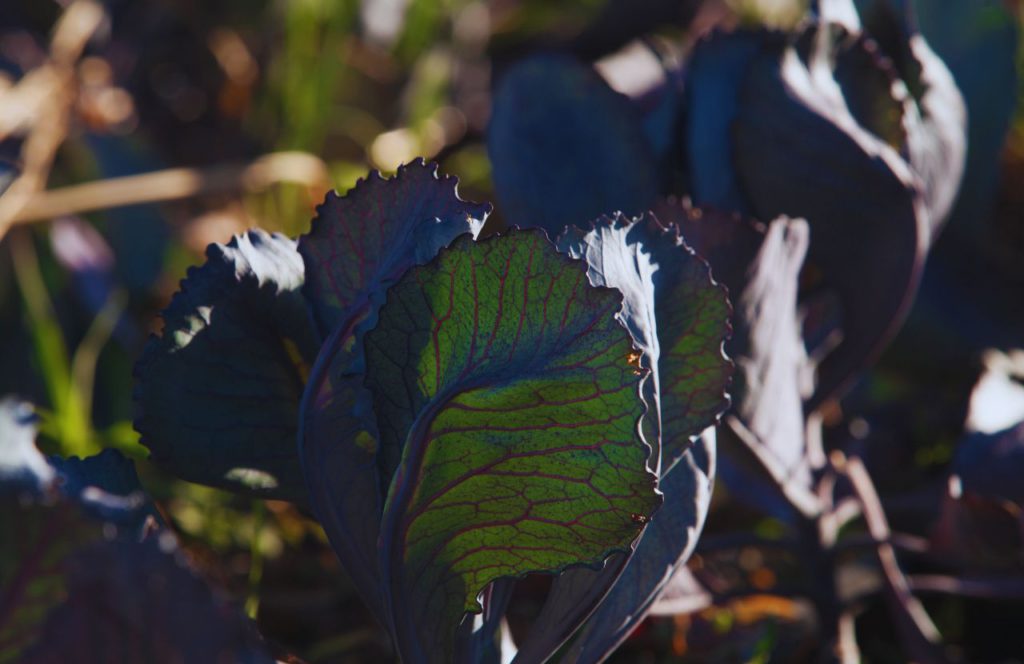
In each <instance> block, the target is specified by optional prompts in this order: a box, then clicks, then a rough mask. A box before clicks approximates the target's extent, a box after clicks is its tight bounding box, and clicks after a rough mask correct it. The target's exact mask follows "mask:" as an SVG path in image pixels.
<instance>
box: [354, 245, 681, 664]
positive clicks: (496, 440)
mask: <svg viewBox="0 0 1024 664" xmlns="http://www.w3.org/2000/svg"><path fill="white" fill-rule="evenodd" d="M621 303H622V298H621V296H620V295H619V294H618V293H617V292H616V291H613V290H611V289H607V288H596V287H592V286H590V285H589V284H588V283H587V277H586V272H585V266H584V265H583V264H581V263H579V262H578V261H573V260H572V259H570V258H568V257H566V256H563V255H560V254H558V253H557V252H556V250H555V249H554V247H553V246H552V245H551V244H550V242H548V240H547V239H546V237H545V235H544V233H543V232H541V231H532V232H531V231H512V232H511V233H509V234H508V235H507V236H500V237H496V238H492V239H489V240H484V241H482V242H479V243H474V242H473V241H472V238H471V237H470V236H468V235H466V236H463V237H462V238H460V239H459V240H457V241H456V242H455V243H454V244H453V245H452V246H451V247H450V248H449V249H447V250H445V251H442V252H441V254H440V255H439V256H438V258H437V259H436V260H435V261H434V262H432V263H430V264H429V265H427V266H424V267H419V268H413V269H412V270H410V271H409V272H408V273H407V274H406V275H405V276H404V277H403V278H402V280H401V281H400V282H399V283H398V284H397V285H396V286H395V287H393V288H392V289H391V290H390V291H389V296H388V302H387V304H386V305H385V306H384V307H383V308H382V309H381V312H380V322H379V324H378V326H377V327H376V328H375V329H374V330H373V331H372V332H370V333H369V334H367V336H366V357H367V386H368V387H369V388H370V390H371V391H372V393H373V396H374V407H375V411H376V414H377V418H378V425H379V429H380V432H381V446H382V454H381V461H382V463H383V464H384V472H385V476H388V477H390V476H391V475H392V470H393V468H394V467H395V466H394V465H392V464H397V463H398V454H400V455H401V463H400V466H399V467H398V468H397V472H396V473H395V474H394V480H393V482H392V485H391V488H390V491H389V493H388V500H387V503H386V506H385V511H384V519H383V524H382V527H381V538H380V561H381V569H382V571H383V580H384V589H385V601H386V603H387V606H388V609H389V612H390V614H391V618H392V628H393V629H392V631H393V633H394V635H395V637H396V641H397V645H398V649H399V652H400V654H401V656H402V657H403V658H405V659H407V660H409V661H437V662H444V661H449V660H450V659H451V657H452V650H453V646H454V636H455V631H456V627H457V625H458V624H459V622H460V621H461V620H462V619H463V615H464V614H465V613H466V612H478V611H479V605H478V601H477V596H478V594H479V593H480V592H481V591H482V590H483V589H484V588H485V587H486V585H487V584H488V583H490V582H491V581H493V580H495V579H498V578H501V577H507V576H521V575H524V574H526V573H530V572H559V571H562V570H564V569H565V568H566V567H568V566H571V565H579V564H588V565H596V564H599V563H600V562H601V561H603V560H604V559H605V558H606V557H607V556H609V555H610V554H611V553H612V552H615V551H621V552H625V551H628V550H629V548H630V547H631V545H632V543H633V540H635V539H636V537H637V535H638V534H639V533H640V531H641V529H642V524H643V523H644V522H646V521H647V520H648V519H649V517H650V515H651V514H652V513H653V511H654V510H655V509H656V507H657V506H658V505H659V504H660V502H661V501H660V496H658V495H657V494H656V492H655V491H654V484H655V478H654V475H653V474H651V473H650V472H648V470H647V465H646V464H647V457H648V454H649V452H650V449H649V448H648V446H647V445H646V444H645V443H644V440H643V438H642V436H641V435H640V433H639V426H638V423H639V420H640V418H641V416H642V415H643V413H644V402H643V399H642V398H641V397H640V393H639V392H640V390H639V384H640V380H641V378H642V376H643V375H644V371H643V370H642V369H641V368H640V367H639V363H638V359H639V353H638V351H637V350H636V349H635V348H634V347H633V344H632V342H631V339H630V337H629V334H628V333H627V332H626V330H625V329H624V328H623V327H622V326H621V324H620V323H619V322H618V321H617V320H616V317H615V314H616V312H617V311H618V310H619V308H620V306H621Z"/></svg>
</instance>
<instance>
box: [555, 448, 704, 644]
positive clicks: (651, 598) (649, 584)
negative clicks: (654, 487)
mask: <svg viewBox="0 0 1024 664" xmlns="http://www.w3.org/2000/svg"><path fill="white" fill-rule="evenodd" d="M714 476H715V432H714V429H708V430H707V431H706V432H705V434H704V435H703V436H701V437H700V438H698V439H697V440H696V441H695V442H694V444H693V446H692V447H690V448H689V449H688V450H687V451H686V453H685V454H684V455H683V457H682V458H681V459H680V460H679V462H678V463H677V464H676V465H675V467H673V468H672V469H671V471H669V473H668V475H667V476H665V477H663V478H662V479H661V481H660V482H659V483H658V488H659V489H660V490H661V491H662V493H664V494H665V504H664V505H662V507H661V509H659V510H658V511H657V512H656V513H655V514H654V517H653V518H652V519H651V522H650V523H649V524H647V528H645V529H644V533H643V535H641V536H640V541H639V542H638V543H637V546H636V551H635V552H634V553H633V555H632V557H630V559H629V562H628V563H627V564H626V569H625V571H623V573H622V575H621V576H620V577H619V580H618V582H617V583H616V584H615V587H614V588H612V591H611V593H609V595H608V596H607V597H606V598H605V600H604V601H603V602H602V603H601V605H600V607H598V609H597V612H596V613H594V615H592V616H591V617H590V619H589V620H587V622H586V624H585V625H584V627H583V629H582V631H581V632H580V633H579V635H578V636H577V637H576V640H575V641H574V642H573V644H572V646H571V647H570V649H569V652H568V653H567V655H566V657H565V658H564V659H563V660H562V661H563V662H573V663H575V664H582V663H584V662H601V661H603V660H604V659H605V658H606V657H607V656H608V655H609V654H611V652H612V651H613V650H614V649H615V648H617V647H618V645H619V644H620V643H621V642H622V641H623V640H624V639H625V638H626V637H627V636H629V634H630V632H632V631H633V629H635V628H636V627H637V626H638V625H639V624H640V622H641V621H642V620H643V619H644V617H645V616H646V615H647V613H648V611H649V610H650V609H651V607H652V606H653V604H654V602H655V600H657V599H658V597H659V596H660V595H661V592H662V591H663V590H664V588H665V587H666V585H667V584H668V583H669V581H670V580H671V579H672V577H673V575H674V574H675V573H676V572H677V571H678V570H679V569H680V568H682V567H683V566H684V565H685V563H686V561H687V559H689V557H690V554H691V553H693V549H694V547H695V546H696V544H697V538H698V537H699V535H700V531H701V529H702V528H703V527H704V518H705V516H706V515H707V510H708V506H709V505H710V503H711V489H712V483H713V481H714ZM574 573H576V574H594V573H593V572H591V571H589V570H574Z"/></svg>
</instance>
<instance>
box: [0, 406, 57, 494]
mask: <svg viewBox="0 0 1024 664" xmlns="http://www.w3.org/2000/svg"><path fill="white" fill-rule="evenodd" d="M54 477H55V473H54V472H53V468H51V467H50V464H48V463H47V462H46V457H44V456H43V455H42V454H41V453H40V452H39V449H38V448H36V419H35V414H34V413H33V412H32V407H31V406H30V405H29V404H27V403H24V402H22V401H19V400H18V399H15V398H13V397H5V398H3V399H0V492H6V493H14V492H21V491H28V492H30V493H31V492H38V491H43V490H44V489H46V488H47V487H48V486H49V485H50V484H51V483H52V482H53V479H54Z"/></svg>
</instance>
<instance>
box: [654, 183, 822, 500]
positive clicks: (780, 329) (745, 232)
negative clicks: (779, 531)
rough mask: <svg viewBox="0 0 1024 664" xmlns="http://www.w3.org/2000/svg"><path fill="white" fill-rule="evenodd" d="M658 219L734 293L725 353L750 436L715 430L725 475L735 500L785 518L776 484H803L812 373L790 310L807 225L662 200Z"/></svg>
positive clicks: (736, 404)
mask: <svg viewBox="0 0 1024 664" xmlns="http://www.w3.org/2000/svg"><path fill="white" fill-rule="evenodd" d="M658 212H659V214H661V215H662V216H663V217H664V218H666V219H670V220H672V222H674V223H675V224H677V225H678V226H679V227H680V228H682V229H683V232H684V235H685V237H686V238H687V239H688V241H689V242H691V243H693V247H694V249H695V250H696V251H698V252H699V253H700V255H701V256H705V257H707V259H708V261H709V263H710V264H711V271H712V274H713V275H715V277H716V279H718V280H720V281H721V282H722V283H724V284H725V285H726V286H727V287H728V288H729V291H730V293H731V294H732V298H731V300H732V303H733V307H734V316H733V319H732V322H733V336H732V338H731V339H730V340H729V341H728V342H727V343H726V349H727V351H728V354H729V356H730V357H731V358H733V360H734V361H735V362H736V365H737V369H738V370H737V377H736V383H735V385H734V386H733V388H732V390H731V393H732V396H733V402H734V408H733V412H734V413H735V414H736V416H737V418H738V420H739V422H740V423H741V426H742V427H743V428H744V430H745V432H750V435H748V436H746V438H745V439H744V440H737V439H736V436H735V434H734V433H733V432H732V431H731V430H730V429H729V428H728V427H723V429H722V430H721V431H720V435H719V444H720V446H721V447H722V451H723V453H724V454H723V457H722V460H721V464H720V470H721V472H722V475H723V478H724V479H726V481H728V482H729V485H730V487H731V490H732V491H733V492H734V494H735V495H737V496H738V497H741V498H742V499H745V500H747V501H748V502H749V503H750V504H753V505H757V506H758V507H759V508H761V509H765V510H767V511H770V512H771V513H773V514H777V515H780V516H781V515H785V516H787V517H788V516H790V515H791V508H790V507H789V505H788V502H787V501H784V500H781V498H782V495H781V494H779V492H778V490H777V489H778V487H797V489H806V488H807V487H809V482H810V474H809V472H808V460H807V458H806V451H807V446H806V444H805V436H804V431H803V413H804V410H803V399H804V398H805V397H806V396H807V395H808V394H809V391H810V387H811V375H810V371H811V366H810V364H809V363H808V361H807V357H806V351H805V349H804V345H803V339H802V336H801V329H800V322H799V316H798V311H797V292H798V285H799V275H800V271H801V267H802V266H803V260H804V256H805V254H806V250H807V243H808V229H807V225H806V224H805V223H804V222H803V221H800V220H797V221H793V220H788V219H784V218H783V219H777V220H775V221H773V222H772V223H771V224H770V225H769V226H768V228H767V230H766V229H765V227H764V226H763V225H761V224H756V223H753V222H751V221H750V220H748V219H746V218H744V217H740V216H735V215H725V214H722V213H719V212H715V211H713V210H702V209H698V208H693V207H690V206H689V205H687V204H686V203H685V202H679V201H665V202H663V204H661V205H659V207H658ZM751 452H752V453H753V457H751V455H750V453H751ZM765 471H767V472H765ZM806 506H807V507H808V508H810V505H809V504H808V505H806Z"/></svg>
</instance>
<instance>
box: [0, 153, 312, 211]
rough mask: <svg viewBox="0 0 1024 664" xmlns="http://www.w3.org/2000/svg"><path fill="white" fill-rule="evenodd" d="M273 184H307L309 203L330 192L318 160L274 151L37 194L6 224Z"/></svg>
mask: <svg viewBox="0 0 1024 664" xmlns="http://www.w3.org/2000/svg"><path fill="white" fill-rule="evenodd" d="M278 182H295V183H298V184H303V185H306V186H308V187H310V188H311V189H312V190H314V198H319V196H320V195H322V194H323V193H325V192H326V191H327V189H328V188H329V187H330V185H329V182H330V177H329V175H328V173H327V166H326V165H325V164H324V162H323V161H322V160H320V159H319V158H318V157H315V156H313V155H311V154H308V153H305V152H276V153H271V154H268V155H264V156H262V157H260V158H259V159H256V160H255V161H252V162H250V163H248V164H231V165H224V166H213V167H210V168H205V169H200V168H170V169H167V170H163V171H155V172H153V173H144V174H141V175H129V176H126V177H119V178H110V179H107V180H99V181H96V182H88V183H85V184H79V185H72V186H69V187H62V188H60V189H53V190H50V191H44V192H40V193H38V194H36V195H35V196H33V197H32V198H31V199H30V200H28V201H27V202H26V203H25V204H24V205H23V206H22V207H21V208H20V209H19V210H18V211H17V213H15V214H14V216H13V218H12V219H11V223H12V224H24V223H28V222H33V221H43V220H49V219H53V218H55V217H61V216H64V215H70V214H81V213H83V212H90V211H93V210H101V209H109V208H116V207H124V206H126V205H138V204H141V203H158V202H164V201H173V200H181V199H184V198H191V197H194V196H201V195H204V194H212V193H223V192H233V191H240V192H254V191H261V190H263V189H266V188H267V187H269V186H270V185H272V184H274V183H278Z"/></svg>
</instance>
